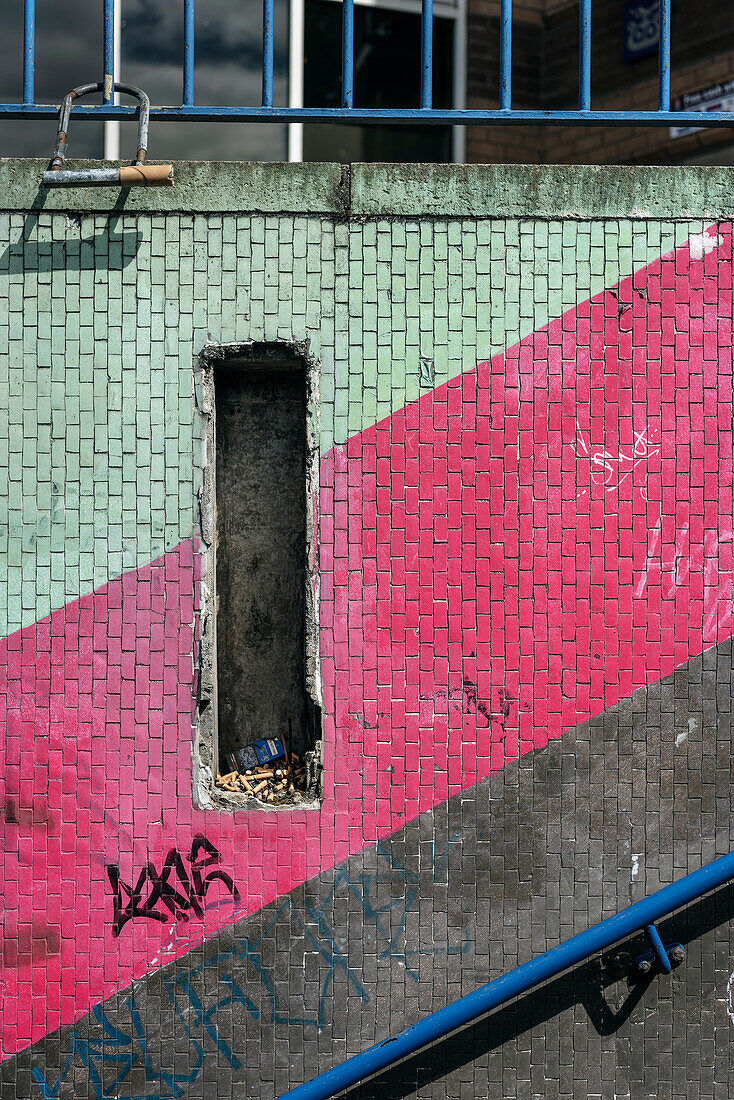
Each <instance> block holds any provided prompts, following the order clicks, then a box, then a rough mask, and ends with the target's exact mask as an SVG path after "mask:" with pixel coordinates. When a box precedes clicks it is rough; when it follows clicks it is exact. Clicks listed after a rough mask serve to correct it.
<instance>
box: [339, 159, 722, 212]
mask: <svg viewBox="0 0 734 1100" xmlns="http://www.w3.org/2000/svg"><path fill="white" fill-rule="evenodd" d="M350 182H351V187H350V192H351V212H352V214H353V215H358V216H359V215H363V216H366V217H376V216H380V215H386V214H391V215H398V216H399V215H405V216H406V217H409V216H411V215H415V214H420V215H423V216H436V217H437V216H443V217H478V218H491V217H514V218H541V219H559V218H577V219H593V218H634V219H642V220H644V219H646V218H650V219H665V220H666V221H669V220H672V219H686V218H728V217H731V216H732V214H734V194H733V187H732V184H734V170H733V169H731V168H721V167H718V166H717V167H700V166H686V167H673V168H668V167H664V168H658V167H628V166H620V165H564V164H553V165H549V164H546V165H522V164H496V165H490V164H476V165H475V164H411V165H395V164H355V165H353V167H352V171H351V181H350Z"/></svg>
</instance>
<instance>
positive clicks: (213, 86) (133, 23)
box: [120, 0, 289, 160]
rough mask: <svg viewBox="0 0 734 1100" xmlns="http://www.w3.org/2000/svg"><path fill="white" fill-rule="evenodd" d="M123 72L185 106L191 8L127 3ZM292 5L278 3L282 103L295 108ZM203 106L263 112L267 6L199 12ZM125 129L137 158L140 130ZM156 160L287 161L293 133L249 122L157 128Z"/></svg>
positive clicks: (246, 3) (213, 2) (199, 98)
mask: <svg viewBox="0 0 734 1100" xmlns="http://www.w3.org/2000/svg"><path fill="white" fill-rule="evenodd" d="M120 2H121V3H122V15H123V21H124V23H123V31H122V71H123V74H124V79H125V80H126V81H128V82H129V83H131V84H138V85H139V86H140V87H141V88H144V89H145V91H146V92H147V93H148V95H149V96H150V98H151V101H152V102H153V103H156V104H167V105H172V104H177V103H180V102H181V94H182V92H181V87H182V79H183V73H182V64H183V3H182V2H181V0H177V2H172V0H165V2H161V0H120ZM288 11H289V4H288V0H275V49H274V54H275V62H274V70H275V72H274V96H275V103H277V104H279V105H281V106H285V104H286V103H287V102H288V33H289V32H288ZM194 82H195V83H194V88H195V100H196V102H197V103H199V104H202V105H207V104H208V105H214V106H242V105H244V104H248V105H251V106H259V104H260V100H261V82H262V3H261V0H238V2H237V3H236V4H232V3H231V0H206V2H205V3H199V4H197V6H196V53H195V72H194ZM127 131H128V127H127V126H124V127H123V143H122V148H123V155H124V156H126V157H131V156H132V155H133V153H134V141H135V138H134V129H132V130H131V131H130V132H129V133H128V132H127ZM150 155H151V158H153V159H154V160H166V159H168V158H170V159H172V160H284V159H286V158H287V128H286V126H285V125H284V124H280V125H269V124H268V125H265V124H260V123H253V124H251V125H245V124H243V123H241V122H219V123H217V122H186V123H176V122H153V123H152V124H151V132H150Z"/></svg>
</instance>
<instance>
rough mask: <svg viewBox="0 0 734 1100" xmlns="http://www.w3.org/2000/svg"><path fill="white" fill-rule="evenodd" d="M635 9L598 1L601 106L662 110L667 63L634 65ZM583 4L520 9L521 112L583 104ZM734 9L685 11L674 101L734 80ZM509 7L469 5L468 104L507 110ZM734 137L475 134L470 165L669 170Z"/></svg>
mask: <svg viewBox="0 0 734 1100" xmlns="http://www.w3.org/2000/svg"><path fill="white" fill-rule="evenodd" d="M624 8H625V0H594V2H593V4H592V21H591V44H592V57H591V76H592V106H593V107H594V109H596V110H614V109H617V110H635V109H638V110H654V109H655V108H656V106H657V64H658V62H657V55H654V56H652V57H648V58H643V59H642V60H639V61H636V62H634V63H632V64H626V63H625V61H624ZM578 18H579V17H578V4H577V3H573V4H568V3H566V2H564V0H557V2H550V0H549V2H548V3H546V4H545V6H544V7H540V8H539V5H537V4H528V5H524V4H522V3H519V4H514V5H513V71H512V76H513V106H515V107H518V108H521V107H525V108H534V109H540V108H553V109H556V110H559V109H573V108H575V107H577V105H578V48H579V34H578V25H579V24H578ZM733 28H734V4H732V3H731V0H727V2H725V3H723V4H721V3H715V2H714V0H702V2H701V3H696V4H675V5H673V8H672V25H671V87H672V96H673V99H675V97H676V96H678V95H684V94H686V93H688V92H694V91H698V90H700V89H702V88H707V87H709V86H711V85H714V84H717V83H719V82H725V81H727V80H730V79H731V78H732V76H734V52H733V50H732V47H733V46H734V29H733ZM498 81H499V3H498V2H497V0H469V2H468V6H467V103H468V105H469V106H470V107H477V108H479V107H485V108H486V107H497V106H498V102H499V83H498ZM731 142H732V136H731V130H713V131H712V130H709V131H704V132H700V133H698V134H692V135H688V136H686V137H682V138H674V139H673V138H671V137H670V134H669V129H668V127H660V128H658V127H655V128H642V127H636V128H635V127H623V128H610V127H588V128H587V127H578V126H574V127H545V128H536V127H523V128H520V127H517V128H516V127H508V128H505V127H491V128H490V127H472V128H471V129H470V130H469V131H468V135H467V160H468V161H470V162H485V161H486V162H488V163H496V162H498V161H499V162H514V163H532V164H542V163H585V164H597V163H601V164H669V163H680V162H681V161H683V160H686V159H689V158H691V157H692V156H696V155H700V154H703V153H712V152H715V151H716V150H721V149H722V147H723V146H730V145H731Z"/></svg>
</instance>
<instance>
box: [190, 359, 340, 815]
mask: <svg viewBox="0 0 734 1100" xmlns="http://www.w3.org/2000/svg"><path fill="white" fill-rule="evenodd" d="M211 388H212V389H213V394H212V396H213V406H214V418H213V423H214V439H213V442H214V452H215V453H214V466H215V469H214V471H213V472H214V474H215V477H214V485H215V493H214V496H215V501H214V506H215V507H214V514H215V546H216V549H215V562H216V564H215V568H214V570H213V572H214V577H213V579H214V587H215V609H216V610H215V624H216V625H215V650H216V658H215V668H216V672H215V677H214V678H215V685H216V688H215V693H214V694H215V700H216V726H215V730H216V736H215V739H214V740H215V744H214V753H213V755H214V759H215V760H216V761H217V769H218V771H219V772H220V773H221V774H222V775H225V774H227V773H229V772H230V771H231V762H230V754H233V753H235V752H236V750H241V749H244V748H246V747H247V746H251V745H253V744H254V743H255V742H257V741H261V740H262V739H270V740H273V739H279V740H280V741H282V742H283V743H284V744H285V745H286V746H287V747H288V748H291V747H292V751H293V752H294V753H295V754H297V755H298V757H299V758H300V760H301V761H304V762H306V761H308V762H309V765H310V766H309V767H308V768H307V769H306V777H305V779H304V780H303V782H304V783H306V784H307V785H309V786H310V789H309V790H307V791H305V792H303V793H301V794H300V795H299V792H298V789H296V790H295V792H294V793H293V796H292V797H291V798H290V799H286V798H285V796H284V793H283V792H281V794H280V795H279V796H278V798H276V800H275V802H276V803H279V802H280V803H282V804H293V801H295V802H299V801H302V800H303V799H304V798H306V799H311V800H313V797H314V795H315V794H316V790H315V782H316V777H317V772H318V768H317V767H316V761H315V755H314V750H315V749H316V747H317V741H318V739H319V738H320V711H319V708H318V706H317V705H316V703H315V701H314V700H313V699H312V698H311V696H310V695H309V692H308V690H307V682H308V680H309V676H308V657H307V650H308V645H307V643H308V641H309V638H310V639H311V641H312V642H313V639H314V638H316V640H317V638H318V632H317V630H316V629H315V624H314V622H313V621H310V622H309V616H310V617H311V620H312V619H313V614H314V608H313V606H310V607H309V591H313V589H312V588H311V587H310V585H311V579H312V578H311V577H310V575H309V572H310V567H309V561H310V560H311V558H312V557H313V555H310V554H309V545H308V539H309V530H308V528H309V523H308V517H309V514H310V513H309V508H310V503H309V496H310V494H309V462H310V456H309V440H308V438H307V423H308V419H307V418H308V408H309V404H308V402H309V394H308V376H307V370H306V364H305V363H304V362H303V361H302V360H301V359H299V358H297V357H295V356H293V357H290V358H285V357H284V358H282V359H267V360H265V361H263V362H257V361H253V360H246V361H234V362H233V361H225V362H223V363H221V364H216V365H214V367H213V370H212V371H211ZM310 603H311V605H313V600H311V601H310ZM312 660H313V654H312ZM311 671H312V675H311V677H310V679H311V680H313V670H311ZM297 786H298V785H297V784H296V788H297Z"/></svg>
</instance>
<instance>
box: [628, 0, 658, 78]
mask: <svg viewBox="0 0 734 1100" xmlns="http://www.w3.org/2000/svg"><path fill="white" fill-rule="evenodd" d="M659 16H660V6H659V2H658V0H627V3H626V4H625V7H624V59H625V61H626V62H628V63H629V62H630V61H639V60H640V58H642V57H649V56H650V55H651V54H654V53H657V52H658V42H659V41H660V21H659Z"/></svg>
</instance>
